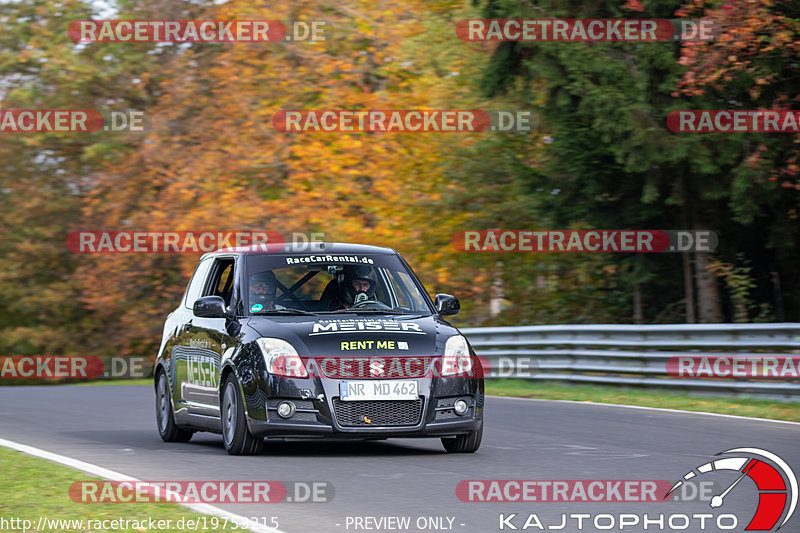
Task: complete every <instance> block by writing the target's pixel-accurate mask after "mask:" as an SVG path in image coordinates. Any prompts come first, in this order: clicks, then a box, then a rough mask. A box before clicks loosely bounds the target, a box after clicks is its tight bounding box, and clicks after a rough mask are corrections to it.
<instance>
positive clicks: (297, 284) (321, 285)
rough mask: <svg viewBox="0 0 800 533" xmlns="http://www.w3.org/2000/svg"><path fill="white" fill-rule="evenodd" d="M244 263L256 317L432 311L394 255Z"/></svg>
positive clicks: (276, 257) (247, 300)
mask: <svg viewBox="0 0 800 533" xmlns="http://www.w3.org/2000/svg"><path fill="white" fill-rule="evenodd" d="M328 259H330V260H328ZM246 265H247V266H246V272H245V286H244V290H243V296H244V298H245V306H246V309H247V310H248V311H249V313H250V314H252V315H292V314H296V315H306V314H315V315H316V314H333V313H354V314H355V313H365V314H392V315H406V314H408V315H420V314H424V315H429V314H431V312H432V310H431V308H430V306H429V304H428V303H427V302H426V300H425V298H424V297H423V295H422V292H421V291H422V288H421V285H420V284H419V283H418V282H415V279H414V278H413V275H412V273H411V272H409V271H408V270H407V268H406V267H405V265H404V264H403V263H402V262H401V261H400V260H399V259H398V258H397V257H395V256H391V255H378V256H350V255H348V256H339V255H321V256H315V255H307V256H289V255H285V256H283V255H278V254H270V255H265V256H259V255H250V256H247V260H246Z"/></svg>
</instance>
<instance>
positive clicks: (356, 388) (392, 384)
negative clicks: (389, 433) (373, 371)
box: [339, 379, 418, 402]
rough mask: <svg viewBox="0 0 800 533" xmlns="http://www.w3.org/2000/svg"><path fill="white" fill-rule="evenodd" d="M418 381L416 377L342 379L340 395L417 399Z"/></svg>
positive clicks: (353, 398)
mask: <svg viewBox="0 0 800 533" xmlns="http://www.w3.org/2000/svg"><path fill="white" fill-rule="evenodd" d="M417 396H418V393H417V381H416V380H414V379H377V380H372V379H370V380H358V381H340V382H339V397H340V398H341V399H342V400H344V401H346V402H352V401H356V400H416V399H417Z"/></svg>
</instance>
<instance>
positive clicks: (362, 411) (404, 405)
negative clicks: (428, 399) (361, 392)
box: [333, 398, 422, 427]
mask: <svg viewBox="0 0 800 533" xmlns="http://www.w3.org/2000/svg"><path fill="white" fill-rule="evenodd" d="M333 412H334V414H335V415H336V421H337V422H338V423H339V425H340V426H342V427H370V426H416V425H417V424H419V421H420V418H421V417H422V398H417V399H416V400H365V401H362V400H359V401H354V402H343V401H342V400H340V399H339V398H334V399H333Z"/></svg>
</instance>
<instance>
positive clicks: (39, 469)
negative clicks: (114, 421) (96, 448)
mask: <svg viewBox="0 0 800 533" xmlns="http://www.w3.org/2000/svg"><path fill="white" fill-rule="evenodd" d="M97 479H99V478H95V477H92V476H89V475H88V474H84V473H83V472H79V471H77V470H73V469H71V468H67V467H65V466H61V465H58V464H55V463H51V462H49V461H45V460H44V459H39V458H38V457H31V456H30V455H26V454H24V453H20V452H17V451H15V450H10V449H8V448H3V447H0V487H2V491H3V497H2V498H1V499H0V531H33V530H34V529H35V528H36V527H37V526H38V524H39V519H40V517H47V519H49V520H51V521H52V520H59V519H61V520H82V521H83V524H82V527H78V528H71V527H69V526H67V525H64V524H62V525H61V527H58V524H55V523H52V522H51V523H50V525H51V527H44V525H45V524H46V522H43V523H42V526H43V528H42V529H40V530H38V532H39V533H41V532H42V531H47V532H49V531H53V532H59V533H60V532H61V531H70V532H73V531H79V532H81V531H82V532H97V531H121V532H131V533H141V532H142V531H154V532H155V531H159V532H164V531H176V532H177V531H190V530H191V529H192V528H189V527H187V526H186V525H185V524H186V521H187V520H195V521H197V520H200V521H199V522H195V523H196V524H200V525H202V524H203V523H205V524H206V525H207V527H208V529H202V528H198V531H206V532H211V531H238V532H240V533H241V532H243V531H247V530H245V529H242V528H239V529H235V524H232V523H231V522H228V524H227V527H225V528H222V527H212V524H214V522H212V520H219V524H220V525H222V524H223V522H224V521H225V519H224V518H216V517H212V516H207V515H201V514H197V513H193V512H191V511H189V510H188V509H186V508H184V507H181V506H180V505H177V504H174V503H105V504H101V503H98V504H88V503H78V502H74V501H72V500H71V499H70V497H69V488H70V485H71V484H72V483H73V482H75V481H90V480H97ZM149 518H153V519H154V520H156V521H158V520H171V527H167V528H162V529H158V527H159V526H158V525H156V526H155V528H149V524H148V519H149ZM11 519H20V520H30V523H29V524H27V526H28V528H27V529H24V527H25V525H26V524H24V523H20V522H17V523H16V526H15V524H14V523H11V522H8V521H9V520H11ZM114 519H127V520H132V521H133V520H135V521H140V522H143V523H140V524H136V523H131V524H128V525H130V526H133V527H132V528H127V529H126V528H99V527H97V525H98V524H89V523H88V521H89V520H114ZM181 519H183V520H184V522H183V524H184V525H183V527H178V526H179V520H181ZM2 520H6V521H7V523H3V522H2ZM203 521H205V522H203ZM73 525H75V522H73ZM106 525H109V526H112V525H113V524H111V523H107V524H106ZM119 525H120V526H121V525H123V524H119ZM142 525H143V526H144V527H137V526H142ZM163 525H166V522H164V523H163Z"/></svg>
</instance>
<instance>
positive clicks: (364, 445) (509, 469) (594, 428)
mask: <svg viewBox="0 0 800 533" xmlns="http://www.w3.org/2000/svg"><path fill="white" fill-rule="evenodd" d="M0 436H2V438H5V439H8V440H12V441H16V442H19V443H23V444H27V445H30V446H35V447H38V448H41V449H44V450H47V451H50V452H55V453H58V454H62V455H66V456H69V457H72V458H75V459H79V460H82V461H86V462H89V463H93V464H96V465H100V466H103V467H105V468H109V469H111V470H115V471H117V472H122V473H125V474H128V475H131V476H134V477H136V478H139V479H142V480H206V479H208V480H215V479H217V480H277V481H296V480H303V481H327V482H330V483H332V485H333V486H334V489H335V493H334V497H333V499H332V500H331V501H329V502H327V503H315V504H310V503H304V504H298V503H279V504H235V505H220V507H223V508H224V509H226V510H229V511H231V512H234V513H238V514H240V515H243V516H248V517H249V516H258V517H267V519H268V518H270V517H276V518H277V520H278V523H279V525H280V529H281V530H282V531H285V532H289V533H301V532H306V531H315V532H317V533H328V532H346V531H411V532H416V531H447V530H452V531H457V532H465V533H482V532H486V533H492V532H496V531H499V530H500V520H499V515H500V514H501V513H503V514H505V515H506V516H507V515H508V514H509V513H518V515H519V516H518V517H516V518H515V519H513V520H512V521H511V524H513V525H515V526H516V527H518V528H520V529H521V530H522V526H523V524H524V522H525V519H526V518H527V517H528V515H529V514H530V513H535V514H536V515H537V517H538V518H539V519H540V520H541V522H542V524H543V525H544V527H545V528H546V527H547V526H548V525H552V526H553V527H556V526H558V525H560V524H561V521H562V518H561V514H562V513H566V514H568V515H569V514H571V513H594V514H597V513H635V512H639V513H644V512H647V513H649V514H650V515H657V514H658V513H663V514H665V515H666V516H667V518H669V515H670V514H675V513H684V514H687V515H691V514H692V513H694V512H704V513H711V512H714V513H721V512H728V513H733V514H736V515H737V516H738V517H739V518H738V522H739V523H738V526H737V528H736V529H735V530H734V531H743V530H744V528H745V526H746V525H747V522H748V521H749V519H750V517H751V516H752V515H753V513H754V512H755V506H756V502H757V498H756V494H757V492H756V487H755V484H754V483H752V482H751V481H749V480H748V483H742V484H740V485H739V486H738V487H736V490H735V491H732V492H731V493H730V495H729V496H728V497H727V498H726V500H725V505H724V506H723V508H721V509H719V510H712V509H710V507H709V505H708V503H707V502H680V503H678V502H668V503H663V502H662V503H655V504H654V503H645V504H643V503H636V504H632V503H591V504H587V503H575V502H557V503H542V502H534V503H518V502H514V503H508V502H506V503H496V502H493V503H486V502H480V503H471V502H461V501H459V499H458V498H457V497H456V492H455V489H456V485H457V484H458V482H459V481H461V480H465V479H531V480H565V479H567V480H568V479H586V480H589V479H598V480H608V479H615V480H616V479H630V480H667V481H669V482H670V483H671V482H674V481H676V480H678V479H680V478H681V476H683V474H684V473H686V472H688V471H689V470H691V469H693V468H695V467H697V466H698V465H700V464H703V463H706V462H708V461H709V460H712V459H713V458H714V457H713V456H714V455H715V454H717V453H718V452H722V451H724V450H728V449H731V448H738V447H756V448H761V449H766V450H769V451H771V452H773V453H775V454H778V455H779V456H781V457H782V458H783V459H784V460H786V462H788V464H789V465H790V466H791V467H792V468H793V469H794V471H795V472H796V473H798V474H800V445H798V444H799V443H800V424H796V425H790V424H778V423H770V422H764V421H756V420H745V419H736V418H724V417H713V416H705V415H697V414H687V413H671V412H662V411H654V410H645V409H629V408H624V407H614V406H600V405H593V404H579V403H565V402H550V401H543V400H518V399H510V398H497V397H490V398H488V399H487V403H486V427H485V434H484V440H483V445H482V447H481V449H480V450H479V451H478V452H477V453H475V454H467V455H447V454H446V453H444V450H443V448H442V447H441V444H440V442H439V441H438V440H435V439H423V440H412V439H394V440H392V439H390V440H386V441H371V442H354V443H347V442H319V441H287V442H283V441H267V444H266V446H265V449H264V452H263V454H262V455H261V456H259V457H231V456H228V455H227V454H226V453H225V450H224V448H223V447H222V440H221V437H220V436H219V435H213V434H208V433H199V434H196V435H195V436H194V438H193V439H192V441H191V442H190V443H188V444H166V443H164V442H162V441H161V440H160V438H159V437H158V433H157V432H156V427H155V414H154V394H153V390H152V388H150V387H146V386H118V387H113V386H98V387H92V386H86V387H78V386H62V387H0ZM84 476H85V474H82V473H76V480H79V479H84ZM736 477H737V475H736V473H735V472H714V473H711V474H708V475H707V478H708V481H713V482H714V484H715V485H714V487H715V488H719V487H722V489H724V488H726V487H728V486H729V485H730V484H731V483H732V482H733V481H734V480H735V479H736ZM12 511H13V510H12ZM387 516H407V517H410V519H411V522H410V524H411V525H410V527H409V528H407V529H388V528H384V529H366V526H367V525H371V526H373V527H374V525H375V523H374V522H361V524H363V526H362V527H359V528H357V529H356V527H355V524H356V521H355V517H362V518H363V517H376V518H379V517H387ZM348 517H350V518H349V519H348ZM421 517H449V518H452V519H453V520H452V525H451V526H450V528H451V529H446V528H447V526H448V524H449V522H448V520H447V519H444V520H442V523H443V526H444V527H442V526H440V527H438V528H435V527H432V526H431V523H430V522H427V521H426V520H421V521H420V522H419V523H417V520H418V519H420V518H421ZM520 517H521V518H520ZM616 520H618V518H616ZM267 521H269V520H267ZM423 522H427V523H423ZM605 523H606V522H602V524H605ZM418 525H419V526H422V527H418ZM434 525H435V524H434ZM508 529H509V527H508V526H506V527H505V529H504V530H508ZM654 530H656V531H657V530H658V526H657V525H655V526H651V527H650V528H648V529H647V531H654ZM663 530H664V531H671V530H672V528H670V527H669V525H668V524H667V525H666V526H665V529H663ZM697 530H699V529H698V528H696V527H694V526H692V527H690V528H689V531H697ZM705 530H706V531H718V529H716V527H711V526H707V527H706V529H705ZM527 531H540V529H537V528H536V527H529V528H528V529H527ZM560 531H564V532H569V531H579V529H578V526H577V522H576V521H574V520H572V519H568V521H567V525H566V526H565V527H564V528H563V529H561V530H560ZM581 531H590V532H594V531H597V529H596V528H595V527H594V526H593V525H592V524H591V523H585V524H584V527H583V529H582V530H581ZM612 531H620V526H619V524H618V523H617V524H616V525H615V526H614V529H612ZM622 531H634V532H636V531H642V529H641V527H627V526H626V528H625V529H622ZM798 531H800V512H798V513H795V516H794V517H793V518H792V519H791V520H790V522H789V523H788V524H787V525H786V526H785V527H784V528H783V529H782V530H781V532H782V533H793V532H798Z"/></svg>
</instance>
